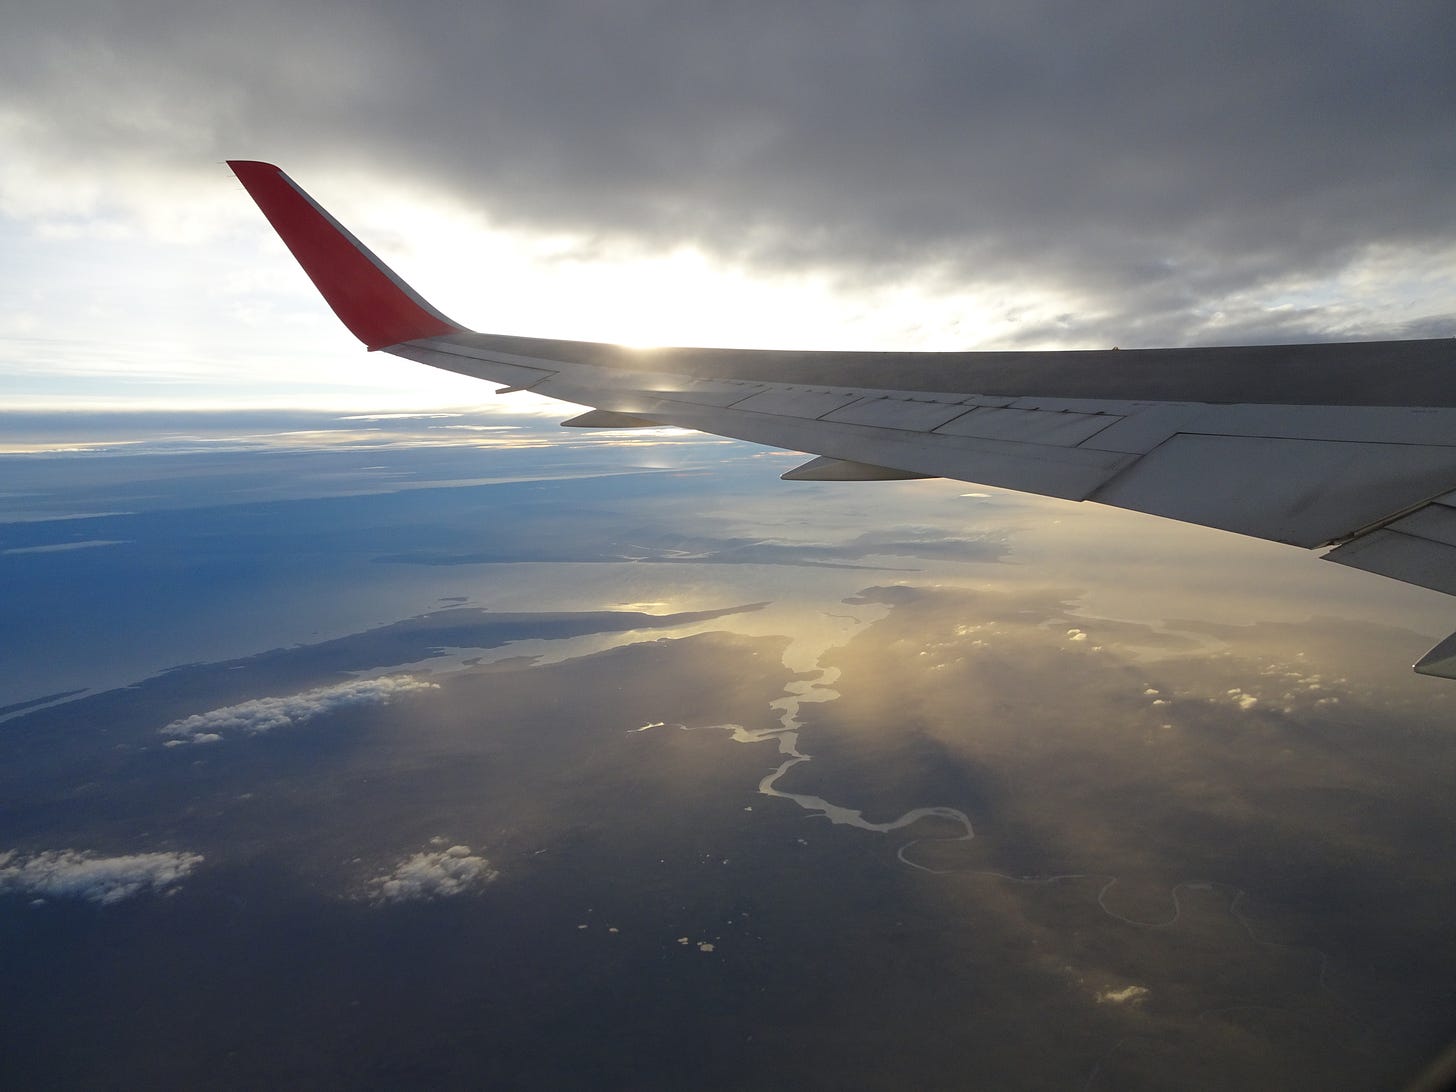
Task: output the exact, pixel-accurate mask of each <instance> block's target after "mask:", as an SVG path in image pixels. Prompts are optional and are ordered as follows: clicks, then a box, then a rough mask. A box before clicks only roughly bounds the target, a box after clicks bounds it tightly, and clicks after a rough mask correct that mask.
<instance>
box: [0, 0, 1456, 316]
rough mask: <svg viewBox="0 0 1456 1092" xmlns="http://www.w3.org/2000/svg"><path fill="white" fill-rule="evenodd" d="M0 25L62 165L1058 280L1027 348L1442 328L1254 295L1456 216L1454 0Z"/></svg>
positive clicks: (872, 275)
mask: <svg viewBox="0 0 1456 1092" xmlns="http://www.w3.org/2000/svg"><path fill="white" fill-rule="evenodd" d="M17 23H18V24H20V27H19V32H18V33H17V26H16V24H17ZM27 23H28V24H29V25H28V26H27V25H26V24H27ZM6 40H7V43H8V44H6V45H0V72H3V73H4V74H3V75H0V90H3V94H4V97H5V99H7V100H8V101H9V103H10V110H9V111H8V112H9V114H10V116H11V118H12V128H13V129H14V131H15V132H16V133H18V134H19V135H20V136H21V137H22V138H23V140H22V141H21V144H22V145H23V146H24V147H25V148H26V149H27V150H28V152H29V154H31V155H34V156H36V157H38V158H39V159H41V160H45V161H47V162H51V163H54V164H62V165H64V169H65V170H69V171H74V170H76V169H79V167H78V165H81V166H86V167H91V168H94V169H96V170H100V171H105V170H106V169H108V168H109V167H116V166H117V165H118V164H125V165H129V166H127V167H126V169H130V170H143V169H152V168H155V167H158V166H163V167H170V168H172V169H176V170H187V171H194V172H195V171H196V170H198V169H199V168H198V164H207V165H208V166H209V167H210V166H211V164H213V163H215V162H216V161H217V160H220V159H222V158H226V157H258V158H271V159H274V160H277V161H279V162H282V163H284V164H285V165H286V167H287V169H288V170H289V171H290V173H292V174H294V175H295V177H298V178H300V179H301V180H304V181H305V184H307V180H308V178H309V177H310V175H311V174H312V175H314V176H318V175H319V174H321V173H326V172H329V171H337V170H339V169H341V168H348V169H351V170H356V171H358V172H366V171H367V172H368V173H370V174H371V175H373V176H375V177H377V178H378V179H379V180H380V181H381V183H382V184H387V183H389V182H394V183H396V184H397V185H398V186H400V187H401V188H402V189H403V188H412V189H420V188H428V189H429V190H431V191H433V192H434V193H436V194H439V195H448V196H449V197H452V198H454V199H457V200H458V201H459V202H460V203H461V204H462V205H464V206H469V207H474V208H478V209H480V210H481V211H482V213H483V214H484V215H486V216H488V217H489V218H491V219H492V220H493V221H495V222H497V223H503V224H510V225H515V226H523V227H529V228H550V229H552V230H569V231H574V232H580V233H584V234H585V235H586V236H587V237H589V238H596V239H599V240H601V241H603V243H606V242H621V241H623V240H632V241H636V242H639V243H641V244H642V245H644V246H648V247H655V246H670V245H673V244H677V243H684V242H688V243H694V244H696V245H699V246H701V247H703V248H705V249H707V250H709V251H711V252H714V253H716V254H718V255H719V256H721V257H725V258H729V259H733V260H737V261H740V262H743V263H746V264H748V265H750V266H751V267H753V268H755V269H762V270H782V269H785V268H789V269H796V268H811V269H815V270H820V271H829V272H831V273H832V274H834V275H836V276H838V277H841V278H843V279H844V280H845V281H846V282H848V283H852V284H855V285H862V284H866V283H868V284H876V285H892V284H895V283H898V282H902V281H914V282H916V283H920V284H927V285H930V284H934V285H938V286H940V287H951V286H957V287H964V288H965V289H966V290H968V291H974V292H976V293H978V294H979V295H980V296H981V298H983V299H990V300H993V301H999V299H1000V298H1001V297H1002V296H1003V295H1004V297H1005V299H1006V304H1005V306H1006V307H1007V308H1008V309H1010V308H1014V307H1016V306H1017V304H1016V300H1017V299H1018V298H1019V297H1018V293H1019V291H1021V290H1022V289H1025V288H1027V287H1029V286H1041V287H1049V288H1053V289H1056V290H1059V291H1061V292H1063V293H1065V294H1066V295H1067V297H1068V300H1069V305H1068V306H1069V310H1068V313H1067V314H1065V315H1063V316H1061V317H1060V319H1053V320H1051V321H1048V320H1046V319H1045V318H1044V317H1040V318H1037V319H1036V320H1035V321H1032V320H1030V319H1029V320H1028V325H1027V326H1026V328H1025V330H1026V332H1025V334H1024V335H1023V336H1022V337H1021V338H1020V340H1022V341H1025V342H1028V343H1030V342H1036V341H1040V340H1045V339H1046V338H1047V337H1048V336H1054V335H1056V334H1057V333H1058V331H1059V330H1062V331H1063V332H1065V333H1067V334H1069V335H1079V334H1080V335H1088V336H1093V335H1095V336H1101V335H1103V334H1106V335H1109V336H1110V337H1112V339H1113V340H1117V341H1120V342H1121V343H1122V344H1148V343H1150V342H1158V341H1167V340H1174V341H1199V340H1228V339H1230V337H1231V336H1232V337H1234V338H1239V337H1242V336H1249V337H1255V336H1259V335H1261V334H1262V335H1264V336H1271V335H1272V336H1286V337H1289V338H1291V339H1303V338H1308V337H1313V336H1319V335H1321V334H1326V335H1328V334H1330V333H1346V334H1366V335H1373V334H1376V333H1397V332H1402V328H1403V326H1404V327H1409V330H1408V332H1412V333H1420V334H1436V333H1449V332H1450V326H1451V323H1450V322H1448V321H1446V320H1445V319H1443V318H1439V317H1438V318H1437V319H1435V320H1432V319H1431V318H1430V316H1429V315H1425V314H1423V315H1420V316H1415V317H1409V316H1407V317H1402V316H1401V315H1400V314H1383V315H1380V316H1375V317H1372V316H1371V315H1368V314H1364V313H1363V312H1360V311H1359V309H1358V308H1355V309H1354V310H1352V311H1346V312H1341V311H1338V310H1336V311H1331V310H1329V308H1328V306H1327V305H1328V301H1327V300H1324V299H1322V298H1319V296H1318V294H1316V296H1315V298H1312V299H1309V300H1305V301H1303V302H1297V303H1295V304H1291V305H1289V306H1287V307H1286V308H1285V309H1284V310H1282V311H1280V312H1279V313H1278V314H1276V315H1272V316H1271V315H1269V314H1267V313H1264V312H1263V311H1261V310H1260V309H1259V308H1258V307H1257V306H1255V304H1253V303H1250V302H1249V297H1250V296H1251V295H1252V296H1259V295H1260V294H1261V293H1262V294H1263V297H1265V298H1267V297H1268V296H1269V295H1270V294H1280V293H1282V294H1284V295H1288V294H1289V292H1290V288H1289V286H1290V285H1291V284H1295V285H1303V284H1306V283H1313V282H1319V281H1321V280H1324V279H1327V278H1331V277H1334V276H1336V275H1337V274H1339V273H1340V272H1341V271H1342V270H1346V269H1348V268H1350V266H1351V263H1352V262H1355V261H1357V260H1372V258H1371V256H1372V255H1375V256H1376V257H1377V258H1378V257H1379V256H1380V255H1386V256H1390V255H1394V256H1395V258H1396V264H1397V266H1398V265H1399V258H1400V256H1401V255H1404V254H1407V253H1410V254H1426V255H1431V254H1436V255H1439V254H1440V253H1441V252H1442V251H1443V250H1445V249H1447V248H1450V247H1452V246H1453V245H1456V220H1453V219H1452V217H1451V208H1452V207H1453V197H1456V128H1453V126H1452V124H1451V121H1452V118H1453V117H1456V65H1453V64H1451V61H1450V43H1451V42H1452V41H1456V8H1453V7H1452V6H1451V5H1450V4H1448V3H1444V2H1441V0H1429V2H1410V3H1397V4H1392V5H1378V6H1377V5H1370V4H1365V3H1356V2H1318V3H1316V2H1308V0H1306V2H1295V3H1287V4H1275V5H1270V4H1262V3H1252V2H1249V3H1244V2H1240V3H1233V4H1220V5H1206V4H1203V5H1200V4H1182V3H1178V4H1157V3H1148V2H1144V0H1113V2H1109V3H1104V4H1097V5H1091V6H1089V5H1085V4H1072V3H1058V2H1030V3H994V2H985V3H972V4H967V3H933V2H927V3H917V4H897V5H885V4H872V3H845V2H840V0H836V2H833V3H830V2H827V0H819V2H807V3H801V4H796V5H793V6H786V5H781V4H770V3H763V2H756V0H748V2H744V3H739V4H734V5H708V4H683V3H667V2H665V0H635V2H631V0H618V2H614V3H593V4H588V3H582V2H580V0H576V2H568V0H547V2H542V3H536V4H531V5H521V4H504V3H478V4H469V5H464V4H455V3H447V2H445V0H425V2H423V3H420V4H413V5H407V6H406V5H397V6H396V5H383V4H367V5H345V4H328V3H324V4H313V5H308V6H306V7H304V8H301V9H300V8H297V7H296V6H293V5H286V4H283V3H281V2H279V0H263V2H261V3H258V4H250V5H247V6H245V7H244V6H237V5H234V6H228V7H223V6H220V5H216V4H203V5H190V4H189V5H184V4H181V3H176V2H173V0H139V2H134V3H128V4H125V5H123V4H106V3H99V2H90V3H88V2H82V0H73V2H71V3H60V4H56V5H47V6H44V8H42V6H39V5H32V6H31V9H30V10H28V11H26V12H24V13H21V14H19V15H18V16H16V17H12V19H11V20H9V21H8V30H7V35H6ZM16 118H18V119H20V120H19V121H18V122H16V121H15V120H14V119H16ZM56 169H57V170H61V169H63V168H62V167H57V168H56ZM1296 294H1297V293H1296ZM1372 324H1374V325H1373V326H1372ZM1375 326H1378V327H1379V328H1378V329H1376V328H1374V327H1375ZM1119 334H1120V335H1121V336H1114V335H1119ZM1013 340H1016V339H1013Z"/></svg>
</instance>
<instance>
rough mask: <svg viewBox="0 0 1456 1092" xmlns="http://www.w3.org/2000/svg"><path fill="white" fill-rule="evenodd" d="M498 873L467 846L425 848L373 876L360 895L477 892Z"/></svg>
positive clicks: (389, 897)
mask: <svg viewBox="0 0 1456 1092" xmlns="http://www.w3.org/2000/svg"><path fill="white" fill-rule="evenodd" d="M498 875H500V873H498V872H496V871H495V870H494V869H492V868H491V867H490V862H489V861H487V860H486V859H485V858H484V857H478V856H475V855H474V854H472V853H471V852H470V847H469V846H451V847H450V848H449V849H442V850H436V851H433V852H431V851H429V850H426V851H424V852H421V853H416V854H414V855H413V856H411V857H406V858H405V859H404V860H402V861H400V862H399V864H397V865H395V866H394V868H393V869H391V870H390V871H389V872H386V873H383V874H382V875H379V876H375V877H374V878H373V879H372V880H370V881H369V884H368V886H367V887H366V889H365V892H364V897H365V898H367V899H369V900H370V901H371V902H376V903H385V902H414V901H419V900H424V899H441V898H449V897H451V896H453V895H465V894H469V893H471V892H474V891H479V890H480V889H481V888H482V887H484V886H485V885H486V884H488V883H490V882H491V881H493V880H494V879H495V878H496V877H497V876H498Z"/></svg>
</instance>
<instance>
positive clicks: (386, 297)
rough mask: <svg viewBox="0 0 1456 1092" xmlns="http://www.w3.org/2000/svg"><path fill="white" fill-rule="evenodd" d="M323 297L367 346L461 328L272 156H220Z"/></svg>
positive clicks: (460, 330)
mask: <svg viewBox="0 0 1456 1092" xmlns="http://www.w3.org/2000/svg"><path fill="white" fill-rule="evenodd" d="M226 162H227V165H228V167H229V168H230V169H231V170H232V172H233V174H234V175H236V176H237V179H238V181H240V182H241V183H242V184H243V188H244V189H246V190H247V191H248V195H249V196H250V197H252V199H253V201H254V202H255V203H256V204H257V205H258V208H259V209H260V210H261V211H262V213H263V215H264V216H265V217H267V219H268V222H269V223H270V224H272V225H273V229H274V230H275V231H276V232H277V233H278V235H279V237H280V238H281V239H282V240H283V243H284V245H285V246H287V247H288V249H289V250H290V251H291V252H292V253H293V256H294V257H295V258H296V259H298V264H299V265H301V266H302V267H303V271H304V272H305V273H307V274H308V277H309V279H310V280H311V281H313V283H314V286H315V287H316V288H317V289H318V290H319V292H320V293H321V294H322V295H323V297H324V300H325V301H326V302H327V303H328V305H329V306H330V307H331V308H332V309H333V311H334V314H336V315H338V317H339V319H340V321H342V322H343V323H344V325H345V326H347V327H348V328H349V330H350V332H352V333H353V334H354V336H355V337H357V338H358V339H359V340H360V341H362V342H363V343H364V344H365V345H366V346H367V347H368V348H370V349H382V348H385V347H387V346H390V345H398V344H401V343H403V342H406V341H417V340H420V339H421V338H428V337H440V336H442V335H448V334H458V333H464V332H466V328H465V327H464V326H461V325H460V324H459V323H457V322H453V321H451V320H450V319H448V318H446V317H445V316H444V315H442V314H441V313H440V312H439V311H437V310H436V309H435V308H434V307H432V306H431V305H430V304H429V303H428V302H426V301H425V300H424V299H423V298H422V297H421V296H420V295H419V294H418V293H417V292H415V290H414V289H412V288H411V287H410V286H409V285H407V284H406V283H405V282H404V281H403V280H401V279H400V277H399V276H398V275H397V274H396V273H395V272H394V271H393V270H392V269H390V268H389V267H388V266H387V265H385V264H384V263H383V262H382V261H380V260H379V258H378V257H376V256H375V255H374V253H373V252H372V251H370V250H369V248H368V247H366V246H364V244H363V243H361V242H360V241H359V240H358V239H356V238H355V237H354V236H353V235H352V234H350V233H349V231H348V229H346V228H345V227H344V226H343V225H342V224H340V223H339V222H338V221H337V220H335V219H334V218H333V217H332V216H331V215H329V213H328V211H327V210H325V209H324V208H323V206H322V205H320V204H319V203H318V202H316V201H315V200H314V199H313V198H312V197H310V196H309V195H308V194H307V193H306V192H305V191H304V189H303V187H301V186H299V185H298V183H296V182H294V181H293V179H291V178H289V177H288V175H287V174H285V173H284V172H283V170H282V169H281V168H280V167H278V166H277V165H276V164H273V163H265V162H263V161H262V160H257V159H229V160H227V161H226Z"/></svg>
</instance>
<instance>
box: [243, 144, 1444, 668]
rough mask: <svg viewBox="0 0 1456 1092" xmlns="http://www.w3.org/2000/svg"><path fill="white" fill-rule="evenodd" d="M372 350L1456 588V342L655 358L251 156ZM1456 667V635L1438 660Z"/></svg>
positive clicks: (847, 472) (249, 183)
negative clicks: (576, 325)
mask: <svg viewBox="0 0 1456 1092" xmlns="http://www.w3.org/2000/svg"><path fill="white" fill-rule="evenodd" d="M230 166H231V167H232V168H233V170H234V172H235V173H236V174H237V175H238V177H239V179H241V181H242V182H243V185H244V186H245V187H246V188H247V189H248V191H249V193H250V194H251V195H252V196H253V198H254V200H256V201H257V203H258V205H259V206H260V208H261V209H262V210H263V212H264V214H265V215H266V216H267V217H268V219H269V220H270V221H271V222H272V224H273V226H274V227H275V228H276V229H277V230H278V233H279V234H280V236H281V237H282V238H283V241H284V242H285V243H286V244H287V245H288V247H289V249H290V250H291V251H292V252H293V253H294V255H295V257H297V258H298V260H299V262H300V263H301V264H302V266H303V268H304V270H305V271H306V272H307V273H308V275H309V277H310V278H311V279H312V280H313V282H314V284H315V285H316V286H317V287H318V288H319V290H320V292H321V293H322V294H323V296H324V298H325V299H326V300H327V301H328V303H329V305H330V306H331V307H332V308H333V309H334V311H335V313H336V314H338V316H339V318H340V319H342V320H343V322H344V323H345V324H346V325H347V326H348V327H349V328H350V330H352V331H353V332H354V334H355V335H356V336H357V337H359V339H360V340H361V341H363V342H364V344H365V345H367V346H368V347H369V348H371V349H381V350H383V351H385V352H388V353H391V354H393V355H395V356H400V357H404V358H406V359H409V360H414V361H418V362H419V363H422V364H428V365H430V366H432V367H436V368H443V369H445V370H447V371H452V372H458V373H460V374H463V375H469V376H475V377H477V378H480V379H486V380H491V381H494V382H498V383H503V384H505V385H506V386H505V389H507V390H531V391H534V392H536V393H538V394H543V395H547V396H550V397H552V398H559V399H561V400H562V401H564V402H571V403H576V404H578V405H583V406H590V407H593V409H592V411H591V412H588V413H585V414H582V415H581V416H579V417H576V418H574V419H572V420H570V421H567V422H565V423H566V424H568V425H571V426H575V427H583V428H591V427H605V428H624V427H634V426H647V425H676V426H680V427H683V428H689V429H696V430H699V431H702V432H709V433H713V434H715V435H719V436H731V437H734V438H737V439H740V440H749V441H752V442H754V443H760V444H769V445H773V446H775V447H781V448H788V449H791V450H796V451H803V452H806V453H809V454H812V455H815V456H817V458H815V459H813V460H811V461H809V462H808V463H806V464H805V465H804V466H802V467H799V468H798V469H797V470H793V471H790V472H789V473H787V474H785V475H784V477H785V478H788V479H792V480H811V481H857V480H877V479H893V478H915V477H946V478H957V479H960V480H962V481H967V482H975V483H978V484H982V485H991V486H999V487H1002V488H1006V489H1015V490H1022V491H1025V492H1029V493H1040V494H1044V495H1046V496H1052V497H1062V498H1065V499H1067V500H1078V501H1081V500H1090V501H1096V502H1099V503H1102V504H1110V505H1114V506H1116V507H1119V508H1128V509H1132V510H1134V511H1138V512H1148V513H1152V514H1154V515H1159V516H1166V517H1168V518H1171V519H1176V520H1182V521H1184V522H1188V523H1197V524H1202V525H1204V526H1208V527H1217V528H1222V529H1224V530H1228V531H1235V532H1237V533H1239V534H1244V535H1252V536H1254V537H1256V538H1264V539H1271V540H1273V541H1276V542H1284V543H1288V544H1290V545H1293V546H1301V547H1305V548H1307V549H1316V548H1323V547H1330V546H1333V547H1334V549H1332V550H1330V552H1328V553H1327V554H1326V555H1325V556H1326V558H1327V559H1328V560H1331V561H1337V562H1340V563H1341V564H1345V565H1350V566H1353V567H1355V568H1360V569H1366V570H1368V571H1371V572H1375V573H1380V574H1382V575H1384V576H1389V577H1393V578H1394V579H1397V580H1402V581H1405V582H1407V583H1411V584H1418V585H1421V586H1423V587H1427V588H1433V589H1436V590H1437V591H1441V592H1445V593H1447V594H1452V595H1456V340H1453V339H1437V340H1424V341H1386V342H1357V343H1340V344H1325V345H1283V346H1279V345H1265V346H1244V347H1230V348H1197V349H1137V350H1108V351H1088V352H972V353H842V352H792V351H777V350H748V349H741V350H735V349H691V348H682V349H651V350H642V349H632V348H628V347H625V346H620V345H607V344H600V343H596V342H576V341H554V340H549V339H542V338H528V337H515V336H508V335H501V334H484V333H476V332H473V331H470V330H468V329H466V328H465V327H463V326H460V325H459V324H457V323H455V322H452V321H451V320H449V319H447V318H445V316H443V315H441V314H440V313H439V312H438V311H436V310H435V309H434V308H432V307H430V305H429V304H428V303H426V302H425V301H424V300H423V299H421V298H420V297H419V296H418V295H417V294H416V293H415V292H413V290H411V289H410V288H409V286H408V285H406V284H404V282H402V281H401V280H400V279H399V278H398V277H397V276H395V274H394V273H393V272H392V271H390V270H389V269H388V267H386V266H385V265H384V264H383V263H382V262H381V261H380V260H379V259H378V258H377V257H375V256H374V255H373V254H372V253H371V252H370V251H369V250H368V249H367V248H365V247H364V246H363V244H361V243H359V241H358V240H356V239H355V238H354V237H353V236H352V235H350V234H349V233H348V232H347V231H346V230H345V229H344V228H343V227H342V226H340V225H339V224H338V223H337V222H336V221H335V220H334V219H333V218H332V217H330V216H329V214H328V213H327V212H325V211H324V210H323V209H322V208H321V207H320V206H319V205H317V204H316V203H315V202H314V201H313V200H312V199H311V198H310V197H309V196H308V195H307V194H306V193H304V192H303V190H301V189H299V187H298V186H297V185H296V184H295V183H294V182H293V181H292V180H291V179H290V178H288V176H287V175H285V174H284V173H283V172H282V171H280V170H279V169H278V168H277V167H274V166H271V165H269V164H265V163H255V162H247V161H234V162H232V163H230ZM1416 670H1418V671H1422V672H1424V673H1427V674H1434V675H1442V676H1445V677H1449V678H1456V635H1453V638H1450V639H1448V640H1447V641H1444V642H1442V644H1441V645H1438V646H1437V647H1436V648H1435V649H1433V650H1432V651H1431V652H1430V653H1428V654H1427V656H1426V657H1425V658H1423V659H1422V660H1421V662H1420V663H1419V664H1417V665H1416Z"/></svg>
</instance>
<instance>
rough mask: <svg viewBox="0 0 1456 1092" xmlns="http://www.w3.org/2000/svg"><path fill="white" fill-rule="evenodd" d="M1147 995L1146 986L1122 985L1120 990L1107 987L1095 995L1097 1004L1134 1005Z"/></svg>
mask: <svg viewBox="0 0 1456 1092" xmlns="http://www.w3.org/2000/svg"><path fill="white" fill-rule="evenodd" d="M1147 995H1148V988H1147V987H1146V986H1124V987H1123V988H1122V989H1120V990H1115V989H1112V988H1111V987H1108V988H1107V989H1105V990H1103V991H1102V992H1101V993H1099V994H1098V995H1097V1003H1098V1004H1099V1005H1127V1004H1133V1005H1136V1004H1140V1003H1141V1002H1142V1000H1143V998H1145V997H1147Z"/></svg>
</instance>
